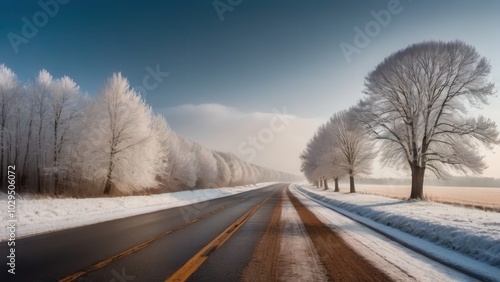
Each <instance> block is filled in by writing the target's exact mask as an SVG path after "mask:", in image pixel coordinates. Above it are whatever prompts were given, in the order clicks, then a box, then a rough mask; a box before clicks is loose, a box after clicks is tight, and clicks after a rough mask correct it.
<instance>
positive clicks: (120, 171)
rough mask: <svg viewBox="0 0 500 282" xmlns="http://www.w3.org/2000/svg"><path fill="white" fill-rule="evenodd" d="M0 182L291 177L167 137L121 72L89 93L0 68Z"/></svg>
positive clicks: (102, 190) (58, 189) (74, 185)
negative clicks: (13, 176) (13, 178)
mask: <svg viewBox="0 0 500 282" xmlns="http://www.w3.org/2000/svg"><path fill="white" fill-rule="evenodd" d="M0 103H1V104H0V105H1V106H0V180H1V181H0V183H2V189H3V190H4V191H5V189H6V183H7V181H6V170H7V166H8V165H15V166H16V173H17V184H18V188H17V189H18V190H17V191H18V192H31V193H40V194H51V195H61V194H66V195H75V196H95V195H100V194H105V195H109V194H120V195H123V194H132V193H144V192H167V191H178V190H184V189H191V188H212V187H225V186H237V185H245V184H251V183H257V182H264V181H291V180H293V179H294V176H293V175H290V174H287V173H283V172H278V171H274V170H271V169H267V168H264V167H260V166H257V165H254V164H250V163H247V162H245V161H242V160H241V159H239V158H238V157H236V156H235V155H233V154H231V153H225V152H219V151H213V150H210V149H208V148H206V147H203V146H202V145H200V144H198V143H196V142H193V141H190V140H188V139H185V138H183V137H181V136H179V135H177V134H175V133H174V132H173V131H172V130H171V129H170V127H169V126H168V123H167V121H166V120H165V119H164V117H163V116H161V115H158V114H155V113H154V112H153V111H152V109H151V107H150V106H148V105H147V104H146V103H145V101H144V100H143V99H142V98H141V96H140V93H138V92H136V91H135V90H134V89H132V88H130V86H129V82H128V81H127V79H126V78H124V77H122V76H121V74H119V73H118V74H114V75H113V76H112V77H111V78H109V80H108V82H107V83H106V85H105V86H104V87H103V88H102V90H101V91H100V93H99V95H98V96H97V97H96V98H91V97H89V96H88V95H86V94H83V93H82V92H81V91H80V88H79V86H78V85H77V84H76V83H75V82H74V81H73V80H72V79H71V78H69V77H67V76H64V77H61V78H57V79H55V78H53V77H52V76H51V75H50V74H49V72H47V71H46V70H42V71H40V73H39V74H38V76H37V77H36V78H35V79H34V80H33V81H29V82H28V83H25V84H22V83H21V82H20V81H19V80H18V79H17V77H16V75H15V74H14V73H13V72H12V71H11V70H10V69H9V68H7V67H6V66H5V65H0Z"/></svg>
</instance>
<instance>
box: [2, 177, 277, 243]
mask: <svg viewBox="0 0 500 282" xmlns="http://www.w3.org/2000/svg"><path fill="white" fill-rule="evenodd" d="M269 184H272V183H259V184H256V185H247V186H239V187H228V188H216V189H200V190H188V191H182V192H175V193H165V194H159V195H150V196H129V197H117V198H92V199H50V198H48V199H29V198H26V199H23V198H22V197H19V196H18V198H17V200H16V219H17V228H16V238H22V237H26V236H30V235H34V234H40V233H47V232H51V231H56V230H62V229H68V228H72V227H77V226H83V225H89V224H93V223H97V222H103V221H109V220H113V219H118V218H124V217H128V216H133V215H137V214H143V213H148V212H153V211H157V210H162V209H167V208H173V207H178V206H184V205H189V204H193V203H197V202H202V201H206V200H210V199H214V198H221V197H226V196H230V195H234V194H238V193H241V192H246V191H249V190H252V189H258V188H262V187H264V186H268V185H269ZM0 207H1V208H0V218H1V220H2V223H1V224H2V225H1V230H0V241H6V240H7V238H8V236H9V233H8V229H7V224H8V223H7V194H5V193H0Z"/></svg>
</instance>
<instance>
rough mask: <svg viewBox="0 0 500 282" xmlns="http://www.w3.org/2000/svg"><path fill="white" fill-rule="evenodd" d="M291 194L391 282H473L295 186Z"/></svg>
mask: <svg viewBox="0 0 500 282" xmlns="http://www.w3.org/2000/svg"><path fill="white" fill-rule="evenodd" d="M290 188H291V189H290V190H291V192H292V194H294V196H295V197H297V199H299V200H300V201H301V202H302V204H304V205H305V206H306V207H307V208H308V209H309V210H310V211H311V212H313V213H314V214H315V215H316V216H317V217H318V219H320V220H321V221H323V223H325V224H326V225H327V226H329V227H330V228H332V229H334V230H335V232H336V233H337V234H339V235H340V236H341V237H342V239H344V241H345V242H346V243H347V244H349V245H350V246H351V248H353V250H355V251H356V252H357V253H358V254H360V255H362V256H363V257H364V258H366V259H367V260H368V261H370V262H371V263H372V264H373V265H374V266H375V267H377V268H378V269H381V270H383V271H384V272H385V273H387V275H389V276H390V277H391V278H392V279H393V280H394V281H405V282H406V281H474V280H473V279H471V278H470V277H469V276H466V275H463V274H461V273H458V272H456V271H454V270H452V269H450V268H448V267H446V266H443V265H440V264H436V263H435V262H434V261H432V260H431V259H429V258H427V257H424V256H422V255H420V254H418V253H415V252H413V251H411V250H408V249H406V248H405V247H403V246H401V245H399V244H396V243H394V242H393V241H391V240H390V239H388V238H387V237H385V236H383V235H381V234H379V233H377V232H375V231H373V230H372V229H370V228H368V227H366V226H363V225H361V224H360V223H358V222H356V221H354V220H352V219H350V218H348V217H345V216H343V215H341V214H339V213H337V212H335V211H334V210H332V209H330V208H328V207H325V206H323V205H321V204H319V203H317V202H315V201H313V200H312V199H310V198H308V197H306V196H304V195H303V194H302V193H299V192H298V191H297V190H296V189H294V188H296V186H295V185H293V184H292V185H291V186H290Z"/></svg>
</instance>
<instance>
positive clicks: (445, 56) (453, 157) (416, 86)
mask: <svg viewBox="0 0 500 282" xmlns="http://www.w3.org/2000/svg"><path fill="white" fill-rule="evenodd" d="M490 72H491V65H490V63H489V62H488V60H487V59H486V58H484V57H482V56H480V55H479V54H478V52H477V51H476V49H475V48H474V47H473V46H470V45H467V44H465V43H464V42H462V41H452V42H434V41H429V42H423V43H419V44H413V45H410V46H408V47H407V48H405V49H402V50H400V51H398V52H396V53H393V54H391V55H390V56H389V57H387V58H386V59H385V60H384V61H383V62H382V63H380V64H379V65H378V66H377V67H376V68H375V69H374V70H373V71H371V72H369V73H368V75H367V76H366V78H365V84H364V86H365V88H364V93H365V95H366V96H365V97H364V98H363V99H362V100H360V101H359V102H358V104H357V105H356V106H354V107H352V108H351V109H350V110H349V111H347V112H341V113H338V114H335V115H333V116H332V118H331V119H330V120H329V121H328V123H327V124H326V125H323V126H321V127H320V128H319V129H318V132H317V133H316V134H315V136H314V137H313V138H312V139H311V141H310V142H309V143H308V145H307V148H306V149H305V151H304V152H303V153H302V155H301V158H302V171H303V172H304V174H305V176H306V177H307V178H308V179H309V180H310V181H312V182H315V181H323V182H324V183H325V185H326V180H327V179H332V178H333V179H334V180H335V183H336V190H338V179H339V178H341V177H343V176H345V175H349V176H350V178H351V181H350V183H351V192H354V191H355V190H354V186H353V180H352V176H353V175H354V174H355V173H356V172H359V173H367V172H369V169H368V168H369V167H370V162H371V160H372V159H373V157H374V154H373V152H374V151H372V150H373V149H372V148H376V152H378V153H380V154H379V156H380V157H381V161H382V164H383V165H390V166H393V167H395V168H398V169H406V170H409V171H411V178H412V184H411V194H410V198H411V199H422V198H423V196H424V193H423V185H424V178H425V172H426V171H427V170H430V171H431V172H433V173H434V174H435V175H436V176H437V177H439V178H444V177H448V176H450V174H451V172H458V173H463V174H468V173H473V174H481V173H482V172H483V170H484V169H485V168H486V167H487V165H486V163H485V162H484V156H483V155H482V154H481V150H484V149H487V150H491V149H493V147H494V146H495V145H496V144H499V143H500V140H499V139H498V134H499V133H498V130H497V128H496V124H495V122H493V121H492V120H490V119H488V118H485V117H483V116H482V115H474V114H473V113H471V110H472V109H474V108H476V109H477V108H478V109H480V108H482V106H483V105H486V104H488V99H489V98H490V97H492V96H493V95H494V93H495V91H494V84H493V83H492V82H490V80H489V75H490ZM339 116H345V120H347V121H349V122H350V123H353V124H358V127H353V128H354V129H351V127H344V126H343V125H342V126H339V124H342V122H340V120H341V119H339ZM337 127H340V128H342V129H343V128H347V129H346V130H344V131H346V132H350V133H349V134H350V135H351V136H356V137H357V139H358V140H360V142H361V143H355V142H353V144H355V145H356V146H355V147H356V148H358V149H359V150H361V151H363V154H362V157H360V158H358V159H357V160H358V161H359V163H358V162H356V161H354V162H352V163H351V164H350V163H349V161H348V158H347V157H346V156H345V153H344V151H346V149H345V148H344V147H343V146H344V145H343V144H342V143H341V142H339V139H342V138H343V137H339V136H342V135H345V133H342V134H341V133H339V132H341V131H339V130H338V129H336V128H337ZM360 128H362V129H360ZM360 136H361V137H360ZM371 140H373V141H371ZM370 142H375V143H376V144H375V146H371V145H369V144H370ZM348 148H349V150H353V151H355V149H354V148H353V147H352V146H348ZM355 156H356V155H355ZM360 163H363V164H360ZM356 165H357V166H358V168H357V169H356Z"/></svg>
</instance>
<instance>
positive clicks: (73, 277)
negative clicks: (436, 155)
mask: <svg viewBox="0 0 500 282" xmlns="http://www.w3.org/2000/svg"><path fill="white" fill-rule="evenodd" d="M224 208H225V206H221V207H219V208H218V209H215V210H213V211H211V212H209V213H207V214H204V215H202V216H200V217H198V218H195V219H193V220H191V221H190V222H188V223H186V224H183V225H180V226H178V227H176V228H174V229H172V230H169V231H166V232H164V233H162V234H160V235H158V236H156V237H154V238H152V239H149V240H147V241H145V242H143V243H140V244H139V245H136V246H134V247H132V248H130V249H128V250H125V251H123V252H121V253H119V254H116V255H114V256H112V257H109V258H107V259H105V260H102V261H100V262H98V263H96V264H93V265H91V266H89V267H87V268H86V269H84V270H80V271H78V272H76V273H73V274H71V275H68V276H66V277H64V278H62V279H60V280H59V282H70V281H75V280H76V279H77V278H79V277H81V276H83V275H85V274H87V273H89V272H91V271H95V270H98V269H101V268H103V267H105V266H107V265H109V264H110V263H112V262H113V261H116V260H119V259H121V258H122V257H125V256H127V255H130V254H132V253H135V252H137V251H139V250H141V249H144V248H145V247H147V246H149V245H151V244H152V243H154V242H155V241H157V240H159V239H161V238H163V237H165V236H167V235H170V234H172V233H174V232H175V231H178V230H180V229H182V228H184V227H186V226H188V225H191V224H193V223H195V222H197V221H199V220H202V219H205V218H207V217H209V216H211V215H213V214H215V213H217V212H219V211H221V210H223V209H224Z"/></svg>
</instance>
